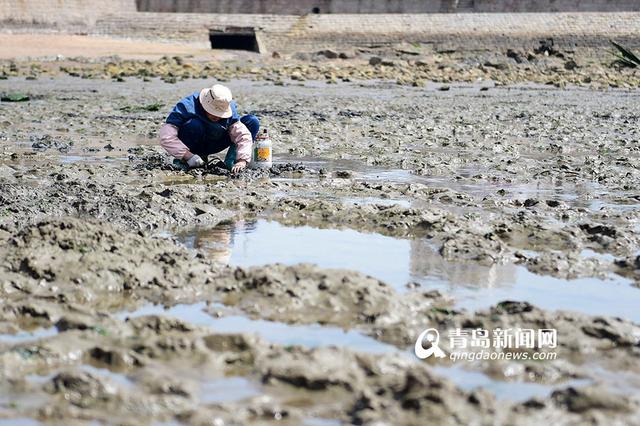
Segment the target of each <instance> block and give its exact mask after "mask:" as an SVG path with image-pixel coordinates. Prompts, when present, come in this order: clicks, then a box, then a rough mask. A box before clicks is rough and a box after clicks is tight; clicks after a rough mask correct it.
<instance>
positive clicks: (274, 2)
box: [137, 0, 640, 15]
mask: <svg viewBox="0 0 640 426" xmlns="http://www.w3.org/2000/svg"><path fill="white" fill-rule="evenodd" d="M137 5H138V10H139V11H141V12H174V13H175V12H178V13H254V14H275V15H303V14H305V13H313V12H316V13H340V14H344V13H456V12H458V13H460V12H494V13H499V12H567V11H581V12H596V11H601V12H619V11H640V1H638V0H526V1H525V0H295V1H291V0H235V1H229V0H137Z"/></svg>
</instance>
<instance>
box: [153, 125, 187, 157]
mask: <svg viewBox="0 0 640 426" xmlns="http://www.w3.org/2000/svg"><path fill="white" fill-rule="evenodd" d="M160 146H162V147H163V148H164V149H165V151H167V152H168V153H169V155H171V156H173V157H175V158H177V159H178V160H189V159H190V158H191V157H192V156H193V154H192V153H191V151H189V148H187V146H186V145H185V144H184V143H182V141H181V140H180V138H178V128H177V127H176V126H174V125H173V124H169V123H164V124H163V125H162V127H161V128H160Z"/></svg>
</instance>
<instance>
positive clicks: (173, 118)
mask: <svg viewBox="0 0 640 426" xmlns="http://www.w3.org/2000/svg"><path fill="white" fill-rule="evenodd" d="M199 95H200V92H196V93H194V94H192V95H190V96H187V97H186V98H184V99H182V100H181V101H180V102H178V103H177V104H176V106H175V107H173V109H172V110H171V112H170V113H169V116H168V117H167V120H166V122H167V123H169V124H173V125H174V126H176V127H177V128H178V129H179V128H180V127H182V125H184V124H185V123H186V122H187V121H189V120H191V119H193V118H199V119H200V120H201V121H202V123H204V125H205V126H207V134H209V135H212V136H214V137H215V136H216V135H221V134H222V133H226V132H227V130H228V129H229V126H231V125H232V124H233V123H235V122H236V121H238V120H240V115H239V114H238V106H237V105H236V103H235V102H234V101H231V112H232V114H231V117H229V118H223V119H221V120H218V121H211V120H210V119H209V117H207V114H206V112H205V110H204V108H202V105H201V104H200V100H199V99H198V96H199Z"/></svg>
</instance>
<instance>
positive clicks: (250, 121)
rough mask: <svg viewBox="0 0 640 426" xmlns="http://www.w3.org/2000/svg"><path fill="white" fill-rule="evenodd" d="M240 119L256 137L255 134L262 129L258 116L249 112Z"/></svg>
mask: <svg viewBox="0 0 640 426" xmlns="http://www.w3.org/2000/svg"><path fill="white" fill-rule="evenodd" d="M240 121H241V122H242V124H244V125H245V126H247V129H249V131H250V132H251V134H252V135H253V137H254V138H255V136H256V135H257V134H258V130H260V120H259V119H258V117H256V116H255V115H252V114H248V115H245V116H243V117H242V118H241V119H240Z"/></svg>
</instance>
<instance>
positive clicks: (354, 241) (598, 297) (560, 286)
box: [177, 220, 640, 322]
mask: <svg viewBox="0 0 640 426" xmlns="http://www.w3.org/2000/svg"><path fill="white" fill-rule="evenodd" d="M177 238H178V239H179V241H181V242H182V243H183V244H185V245H186V246H187V247H189V248H197V249H202V250H204V251H205V252H206V253H208V254H209V256H211V258H212V259H214V260H216V261H218V262H221V263H228V264H231V265H235V266H258V265H264V264H271V263H283V264H290V265H292V264H297V263H314V264H317V265H319V266H321V267H323V268H342V269H352V270H356V271H360V272H363V273H365V274H367V275H371V276H373V277H375V278H378V279H380V280H382V281H384V282H386V283H388V284H390V285H391V286H393V287H394V288H395V289H396V290H398V291H404V289H405V285H406V284H407V283H410V282H416V283H419V284H421V285H422V286H423V287H424V288H426V289H436V290H441V291H443V292H444V293H446V294H449V295H451V296H453V297H454V298H455V301H456V307H457V308H461V309H462V308H464V309H470V310H478V309H483V308H487V307H489V306H491V305H494V304H496V303H497V302H500V301H503V300H519V301H527V302H529V303H532V304H533V305H535V306H538V307H540V308H544V309H552V310H559V309H562V310H571V311H579V312H584V313H587V314H590V315H609V316H618V317H622V318H627V319H630V320H633V321H636V322H638V321H640V311H638V309H637V306H639V305H640V290H638V289H637V288H635V287H633V286H632V285H631V284H632V281H631V280H628V279H626V278H623V277H620V276H617V275H611V276H610V278H607V279H599V278H580V279H575V280H563V279H559V278H553V277H550V276H541V275H536V274H534V273H532V272H529V271H528V270H527V269H526V268H525V267H523V266H518V265H514V264H505V265H493V266H491V267H487V266H481V265H478V264H474V263H460V262H449V261H447V260H445V259H444V258H443V257H442V256H441V255H440V254H439V253H438V250H437V248H436V247H435V246H434V245H433V244H431V243H430V242H429V241H426V240H406V239H399V238H392V237H387V236H384V235H380V234H375V233H363V232H358V231H354V230H349V229H346V230H337V229H318V228H312V227H309V226H302V227H288V226H284V225H281V224H279V223H277V222H270V221H266V220H257V221H238V222H235V223H231V224H221V225H219V226H216V227H213V228H206V229H194V230H191V231H189V232H186V233H183V234H180V235H178V236H177ZM583 255H584V256H585V257H590V256H600V257H602V258H603V259H609V257H608V256H607V255H600V254H598V253H595V252H593V251H590V250H585V251H584V252H583Z"/></svg>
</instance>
